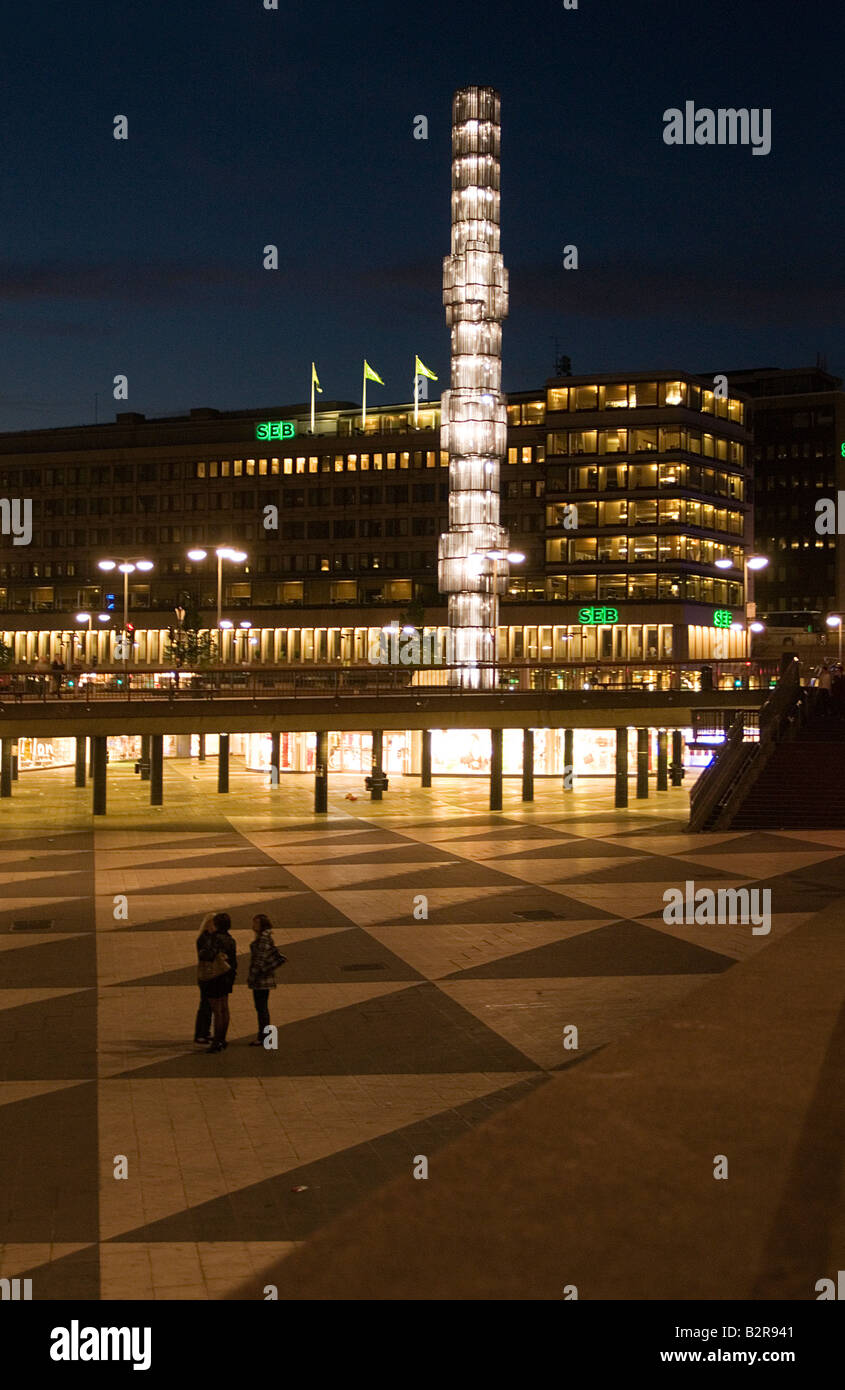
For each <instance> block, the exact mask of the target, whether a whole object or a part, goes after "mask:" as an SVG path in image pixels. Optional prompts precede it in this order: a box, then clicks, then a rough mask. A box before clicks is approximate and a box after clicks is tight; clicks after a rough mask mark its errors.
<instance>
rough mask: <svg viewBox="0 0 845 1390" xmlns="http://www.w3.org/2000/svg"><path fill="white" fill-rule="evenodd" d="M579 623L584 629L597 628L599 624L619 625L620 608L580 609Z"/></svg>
mask: <svg viewBox="0 0 845 1390" xmlns="http://www.w3.org/2000/svg"><path fill="white" fill-rule="evenodd" d="M578 621H579V623H581V624H583V626H584V627H595V626H596V624H598V623H618V622H619V609H618V608H579V610H578Z"/></svg>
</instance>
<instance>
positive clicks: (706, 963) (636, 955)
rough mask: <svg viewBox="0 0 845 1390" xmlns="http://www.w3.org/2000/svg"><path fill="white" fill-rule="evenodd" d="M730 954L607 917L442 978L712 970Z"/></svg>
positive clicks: (728, 959)
mask: <svg viewBox="0 0 845 1390" xmlns="http://www.w3.org/2000/svg"><path fill="white" fill-rule="evenodd" d="M733 963H734V962H733V959H732V958H731V957H730V956H723V955H721V954H720V953H719V952H717V951H712V950H706V949H704V948H703V947H695V946H690V945H689V944H682V943H680V942H677V941H675V940H674V939H673V938H671V937H668V936H666V935H664V934H663V933H662V932H657V931H654V930H653V929H652V928H651V927H646V926H644V925H643V923H641V922H611V923H610V924H609V925H608V926H603V927H597V928H596V929H595V931H591V932H580V933H579V934H578V936H574V937H570V938H569V939H568V940H567V941H556V942H551V943H549V944H548V945H545V946H537V947H535V948H534V950H531V951H522V952H520V954H519V955H515V956H509V957H508V958H507V960H506V961H505V960H500V961H495V962H493V961H491V962H488V963H487V964H486V965H477V966H470V968H469V969H468V970H463V971H456V972H455V973H454V974H453V975H449V976H447V977H446V978H447V979H449V980H458V979H476V980H481V979H490V980H496V979H508V978H511V979H532V980H533V979H538V978H540V977H543V976H546V977H548V978H550V979H561V978H562V979H567V978H572V977H573V976H576V975H600V976H604V977H607V976H612V975H629V976H630V975H634V976H636V975H704V974H707V975H712V974H717V973H718V972H719V971H721V970H726V969H727V968H728V966H730V965H733Z"/></svg>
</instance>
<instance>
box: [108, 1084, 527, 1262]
mask: <svg viewBox="0 0 845 1390" xmlns="http://www.w3.org/2000/svg"><path fill="white" fill-rule="evenodd" d="M537 1084H539V1078H538V1080H537V1081H535V1080H534V1079H533V1078H531V1077H528V1078H525V1079H524V1080H520V1081H517V1082H514V1083H512V1084H511V1085H509V1086H508V1087H506V1088H504V1089H503V1090H501V1091H494V1092H492V1094H488V1095H486V1096H482V1097H479V1099H477V1100H471V1101H468V1102H466V1103H465V1104H464V1105H461V1106H457V1107H455V1108H454V1109H453V1110H451V1111H450V1112H447V1114H446V1115H445V1117H444V1116H443V1115H436V1116H432V1117H431V1118H430V1119H429V1118H426V1119H423V1120H419V1121H417V1122H416V1123H414V1124H410V1125H404V1126H401V1127H399V1128H396V1129H394V1130H392V1131H391V1132H390V1133H389V1134H383V1135H381V1136H380V1137H378V1138H375V1139H372V1140H369V1141H368V1142H366V1143H363V1144H356V1145H354V1146H353V1147H351V1148H348V1149H344V1150H343V1151H341V1152H339V1153H333V1154H331V1155H330V1156H329V1157H326V1158H324V1159H319V1160H317V1161H316V1162H314V1163H308V1164H304V1165H302V1166H300V1167H295V1168H292V1169H289V1170H288V1171H287V1172H285V1173H284V1174H282V1175H280V1176H279V1177H275V1178H269V1179H267V1180H265V1181H264V1182H262V1183H257V1184H255V1185H253V1186H251V1187H246V1188H242V1189H240V1190H238V1191H234V1192H228V1193H227V1194H226V1195H225V1196H222V1197H219V1198H217V1199H215V1200H213V1201H211V1202H205V1203H203V1204H202V1205H201V1206H198V1207H193V1208H191V1209H189V1210H187V1211H183V1212H180V1213H179V1214H178V1215H177V1216H172V1217H168V1218H165V1219H164V1220H163V1221H157V1222H155V1223H154V1224H153V1225H152V1226H144V1227H142V1228H140V1229H136V1230H132V1231H128V1232H126V1233H125V1234H124V1235H121V1236H118V1237H116V1239H117V1240H118V1241H124V1240H128V1241H135V1242H137V1241H139V1240H144V1241H176V1240H193V1241H208V1240H218V1241H220V1240H258V1239H267V1238H268V1236H269V1237H270V1238H275V1239H278V1240H306V1239H307V1237H308V1236H309V1235H311V1234H312V1233H313V1232H314V1231H315V1230H317V1229H318V1228H319V1227H320V1226H322V1225H324V1224H325V1223H326V1222H327V1221H330V1220H332V1219H333V1218H334V1217H336V1216H339V1215H340V1214H341V1213H342V1212H344V1211H346V1210H347V1209H348V1208H349V1207H350V1206H351V1205H352V1204H353V1203H354V1202H356V1201H358V1200H360V1197H361V1196H363V1195H364V1194H365V1193H366V1192H369V1191H372V1190H374V1189H375V1188H377V1187H380V1186H382V1184H383V1183H385V1182H387V1181H389V1180H390V1178H392V1177H394V1176H395V1175H396V1173H397V1171H407V1175H408V1180H409V1182H413V1181H414V1179H413V1177H412V1170H413V1163H414V1157H415V1155H416V1154H419V1153H424V1154H425V1155H426V1156H427V1157H428V1158H429V1160H430V1161H431V1159H432V1158H433V1157H434V1156H435V1155H436V1153H437V1150H438V1149H440V1148H442V1147H443V1146H444V1145H445V1144H446V1143H448V1142H450V1140H453V1139H457V1138H459V1136H460V1135H461V1134H463V1133H465V1132H466V1129H467V1128H468V1127H469V1126H471V1125H475V1124H479V1123H481V1122H483V1121H484V1120H485V1119H489V1118H491V1117H492V1116H493V1115H495V1114H496V1113H497V1112H498V1111H499V1110H501V1109H502V1108H503V1107H504V1106H506V1105H510V1104H513V1102H514V1101H515V1100H519V1099H521V1098H522V1097H523V1096H524V1095H527V1094H529V1092H530V1090H531V1089H533V1087H534V1086H535V1085H537ZM444 1119H445V1121H446V1124H445V1126H444ZM297 1187H304V1188H305V1191H304V1192H296V1191H294V1189H295V1188H297Z"/></svg>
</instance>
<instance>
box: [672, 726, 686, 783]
mask: <svg viewBox="0 0 845 1390" xmlns="http://www.w3.org/2000/svg"><path fill="white" fill-rule="evenodd" d="M669 777H670V779H671V782H672V786H673V787H679V786H680V785H681V783H682V782H683V780H684V735H683V732H682V730H681V729H673V730H672V762H671V764H670V767H669Z"/></svg>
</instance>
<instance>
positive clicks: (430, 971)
mask: <svg viewBox="0 0 845 1390" xmlns="http://www.w3.org/2000/svg"><path fill="white" fill-rule="evenodd" d="M109 777H110V814H109V817H108V821H107V822H105V823H104V822H98V823H97V824H96V825H94V824H93V822H92V818H91V816H90V804H89V798H88V796H87V795H86V793H85V792H84V791H81V790H78V791H77V790H76V789H74V788H73V786H72V780H73V772H72V769H68V770H66V771H50V772H42V773H33V774H25V775H23V776H22V777H21V779H20V780H19V782H18V783H17V784H16V787H15V798H14V800H13V801H11V802H5V803H3V804H2V805H0V828H2V831H3V838H2V844H3V848H2V850H0V883H2V886H3V889H4V893H3V899H2V911H0V963H1V964H0V971H2V978H0V1078H2V1079H0V1106H2V1109H3V1120H4V1123H3V1125H2V1127H0V1171H2V1173H3V1175H4V1181H3V1184H2V1186H0V1213H1V1214H0V1231H2V1232H3V1236H4V1240H5V1244H4V1245H3V1246H2V1247H0V1275H2V1276H4V1277H15V1276H18V1277H29V1278H31V1279H32V1280H33V1297H34V1298H36V1299H44V1298H60V1299H61V1298H78V1297H83V1298H103V1299H119V1298H125V1297H141V1298H149V1299H152V1298H226V1297H228V1296H231V1295H233V1294H234V1292H235V1291H236V1290H237V1289H239V1288H240V1287H241V1286H243V1285H244V1283H245V1282H246V1283H248V1284H250V1287H257V1285H256V1283H255V1281H256V1280H260V1279H261V1277H262V1271H263V1270H265V1269H266V1268H267V1267H269V1266H271V1265H273V1264H274V1262H277V1261H278V1259H279V1258H280V1257H285V1256H287V1255H288V1254H289V1253H290V1252H291V1251H292V1250H294V1249H296V1248H297V1246H298V1245H300V1244H301V1243H302V1242H304V1241H307V1240H309V1238H310V1237H312V1236H313V1235H314V1234H315V1232H317V1231H319V1230H320V1229H321V1228H323V1227H324V1226H326V1225H327V1223H329V1222H331V1221H332V1220H334V1219H335V1218H337V1217H339V1216H341V1215H342V1214H343V1213H345V1212H347V1211H348V1210H349V1208H351V1207H353V1206H354V1205H355V1204H356V1203H357V1202H359V1201H360V1200H361V1199H362V1198H365V1197H366V1196H367V1195H368V1194H370V1193H372V1192H374V1191H375V1190H377V1189H379V1188H381V1187H382V1186H383V1184H385V1183H386V1182H388V1181H390V1180H391V1179H393V1178H395V1177H396V1176H397V1175H399V1174H406V1173H407V1172H408V1171H409V1167H410V1164H411V1162H412V1160H413V1157H414V1155H416V1154H425V1155H427V1156H428V1157H429V1159H431V1158H432V1156H433V1155H435V1154H437V1153H439V1152H440V1151H442V1150H443V1149H445V1147H446V1146H447V1145H449V1144H450V1143H451V1142H452V1141H453V1140H455V1139H456V1138H459V1137H460V1136H461V1135H465V1134H467V1133H469V1132H470V1131H471V1130H473V1129H474V1128H476V1127H477V1126H478V1125H479V1124H481V1123H483V1122H484V1121H486V1120H488V1119H490V1118H491V1117H492V1116H495V1115H497V1114H499V1113H501V1112H503V1111H504V1110H506V1109H507V1108H508V1107H510V1106H511V1105H512V1104H513V1103H514V1102H516V1101H520V1100H522V1099H524V1098H525V1097H527V1096H530V1094H531V1092H532V1091H534V1090H535V1089H536V1088H537V1087H538V1086H541V1085H543V1084H544V1083H546V1082H547V1081H548V1079H549V1077H550V1076H553V1075H554V1074H555V1073H558V1072H561V1071H563V1070H564V1069H566V1068H567V1067H571V1066H573V1065H576V1064H577V1065H580V1064H581V1063H582V1062H583V1061H584V1059H585V1058H589V1057H590V1056H596V1054H598V1053H599V1052H600V1050H601V1049H603V1048H605V1047H606V1045H607V1044H608V1043H611V1042H613V1041H614V1040H617V1039H622V1038H624V1037H625V1036H626V1035H628V1034H630V1033H631V1032H632V1030H635V1029H637V1028H639V1027H640V1026H641V1025H643V1024H645V1023H648V1022H649V1021H650V1020H654V1021H655V1022H654V1026H656V1027H658V1028H659V1026H660V1024H659V1019H660V1017H661V1016H662V1015H664V1014H665V1013H666V1011H667V1010H673V1009H675V1010H677V1009H678V1008H683V1006H684V1005H685V1001H686V1000H687V998H688V997H689V996H690V995H691V994H693V992H694V991H696V990H698V989H699V987H700V986H702V985H704V984H707V983H708V982H711V983H712V982H715V981H717V980H718V979H719V978H720V977H721V976H722V975H723V974H724V973H725V972H728V971H730V968H731V967H732V966H733V965H734V964H735V963H736V962H737V961H743V960H747V959H748V958H749V957H751V956H754V955H756V954H757V953H758V952H765V951H766V950H767V949H768V948H769V946H770V945H771V943H772V942H775V941H777V940H779V939H780V938H782V937H784V936H786V935H787V934H788V933H790V932H792V931H794V929H795V928H796V927H800V926H801V924H802V923H805V922H806V921H807V920H808V919H809V918H810V917H811V916H812V915H813V914H815V913H816V912H817V911H818V910H819V909H820V908H822V907H825V906H826V905H828V904H832V903H835V902H836V901H837V900H838V899H840V898H841V896H842V895H843V894H845V832H823V831H817V832H813V833H812V834H808V835H801V834H799V833H797V832H790V833H783V834H772V833H747V832H746V833H723V834H713V835H696V836H690V835H687V834H686V833H685V832H684V829H683V826H684V823H685V820H686V815H687V804H688V797H687V792H686V791H685V790H684V789H672V790H670V791H668V792H666V793H660V794H659V795H658V794H653V795H652V797H651V799H650V800H649V801H648V802H640V803H636V802H634V801H633V800H632V803H631V806H630V807H629V809H628V810H626V811H615V810H614V809H613V805H612V803H613V787H612V783H611V782H609V781H607V782H591V783H587V784H583V783H582V784H581V785H580V786H579V788H578V790H576V792H574V793H572V794H569V795H564V793H563V792H562V790H561V788H560V785H559V783H557V782H552V781H544V780H542V779H538V781H537V784H536V800H535V802H534V803H531V804H524V803H523V802H522V801H521V800H520V796H519V786H520V784H519V782H518V781H517V780H508V779H506V782H505V800H504V810H503V811H502V812H501V813H491V812H490V811H489V810H488V809H487V804H486V803H487V796H488V787H487V782H486V780H485V779H480V778H479V779H478V780H477V781H474V780H473V779H469V778H467V779H445V778H444V779H440V778H438V779H435V784H434V786H433V787H432V788H431V789H430V790H423V789H420V787H419V785H418V783H417V782H416V780H412V779H407V781H406V780H404V779H402V778H397V777H392V778H391V784H390V791H389V793H388V794H387V795H386V796H385V799H384V800H383V801H382V802H381V803H371V802H370V800H369V798H368V797H367V796H366V794H365V793H363V791H362V790H361V781H362V779H361V778H360V777H359V776H355V777H353V776H345V775H333V776H332V779H331V783H330V797H329V814H328V816H327V817H325V818H323V820H322V822H320V821H318V820H316V819H315V818H314V817H313V816H312V814H311V801H312V795H313V788H312V778H311V777H310V776H306V775H302V776H299V775H292V776H289V777H285V778H283V779H282V782H281V785H280V786H279V787H278V788H275V789H271V788H269V787H267V786H265V785H263V779H262V778H260V777H258V776H257V775H256V774H253V773H246V772H244V771H242V770H240V768H236V767H235V765H234V764H233V767H232V776H231V790H230V793H229V794H228V796H227V797H225V798H224V797H218V795H217V793H216V789H215V788H216V770H215V768H214V766H213V764H209V765H198V764H196V763H189V762H188V761H187V760H185V761H180V762H172V763H171V762H168V763H167V764H166V766H165V782H166V795H165V804H164V806H163V807H155V808H152V807H150V806H149V804H148V802H147V789H146V787H145V786H143V785H142V784H140V783H139V780H138V779H137V778H136V777H134V775H133V773H132V771H131V768H130V767H129V766H121V765H113V766H112V767H111V768H110V771H109ZM347 795H354V796H355V797H357V800H355V801H350V800H347V799H346V797H347ZM689 879H694V880H695V881H696V883H697V884H698V885H712V886H713V887H714V888H716V887H737V886H743V885H746V886H756V887H760V888H765V887H769V888H771V890H772V912H773V916H772V929H771V933H770V935H768V936H753V935H752V934H751V931H750V929H749V928H748V927H747V926H745V927H743V926H739V925H736V926H725V927H713V926H709V927H708V926H667V925H666V924H665V923H664V921H663V916H662V913H663V893H664V891H665V889H666V888H667V887H683V885H684V883H685V881H686V880H689ZM124 899H125V903H124V901H123V900H124ZM219 908H225V909H227V910H229V911H230V912H231V914H232V918H233V922H234V934H235V937H236V940H237V942H238V949H239V953H241V955H242V965H241V970H240V972H239V983H238V985H237V986H236V989H235V993H234V996H233V1000H232V1027H231V1029H230V1033H229V1047H228V1050H227V1051H226V1052H225V1053H222V1054H218V1055H214V1056H208V1055H206V1054H205V1053H204V1052H197V1051H196V1050H195V1049H194V1047H193V1045H192V1040H191V1039H192V1026H193V1015H194V1011H195V1008H196V1000H197V989H196V984H195V953H194V938H195V936H196V932H197V928H198V924H199V920H200V918H201V916H202V915H203V913H204V912H205V911H207V910H209V909H219ZM259 911H260V912H265V913H267V914H268V915H269V916H270V918H271V919H272V920H273V921H274V923H276V924H277V927H276V933H275V936H276V940H277V942H278V944H279V946H280V947H281V949H282V950H283V951H284V953H285V954H286V955H287V956H288V959H289V964H288V965H287V966H286V967H284V969H283V971H281V972H280V975H279V986H280V987H279V988H278V989H277V990H276V991H275V994H274V995H271V1017H272V1019H273V1021H274V1023H276V1024H278V1026H279V1038H278V1043H279V1045H278V1050H277V1051H276V1052H272V1051H265V1050H263V1049H256V1048H249V1047H248V1046H247V1043H248V1041H249V1040H250V1039H251V1038H252V1037H253V1036H254V1031H255V1015H254V1011H253V1007H252V1000H251V996H250V994H249V992H248V991H247V989H246V988H245V977H246V964H247V962H246V959H245V958H244V953H245V952H246V950H247V948H248V942H249V939H250V937H251V932H250V929H249V926H250V918H251V916H252V914H253V913H255V912H259ZM572 1024H574V1025H576V1026H577V1028H578V1035H579V1047H578V1051H577V1052H573V1051H568V1050H567V1049H565V1048H564V1046H563V1030H564V1028H565V1027H566V1026H567V1025H572ZM597 1060H598V1057H597V1056H596V1061H597ZM119 1156H123V1158H125V1160H126V1165H127V1169H128V1177H127V1178H126V1179H125V1180H124V1179H115V1177H114V1172H115V1165H116V1163H119ZM250 1281H252V1282H251V1283H250ZM256 1296H258V1297H260V1296H261V1293H260V1291H259V1293H258V1294H257V1295H256Z"/></svg>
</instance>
